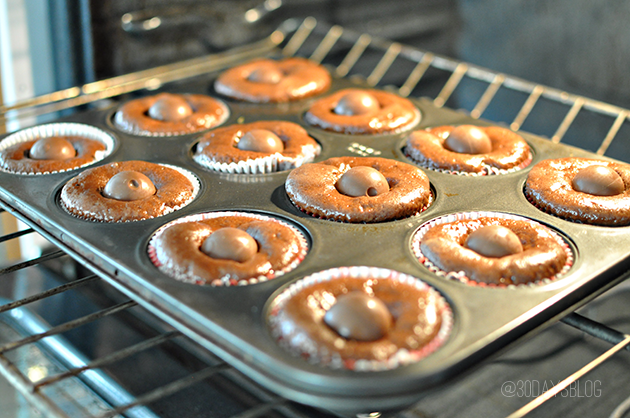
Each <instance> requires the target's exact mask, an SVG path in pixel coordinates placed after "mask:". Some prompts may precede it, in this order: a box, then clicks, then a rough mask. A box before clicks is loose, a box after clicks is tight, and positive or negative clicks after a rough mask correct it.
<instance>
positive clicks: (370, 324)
mask: <svg viewBox="0 0 630 418" xmlns="http://www.w3.org/2000/svg"><path fill="white" fill-rule="evenodd" d="M324 322H325V323H326V325H328V326H329V327H331V328H332V329H334V330H335V331H336V332H337V333H338V334H339V335H341V336H342V337H344V338H348V339H352V340H359V341H376V340H378V339H380V338H383V336H385V335H386V334H387V331H388V330H389V329H390V328H391V327H392V322H393V318H392V314H391V312H390V311H389V309H388V308H387V305H385V303H383V301H382V300H381V299H379V298H377V297H375V296H370V295H368V294H367V293H365V292H361V291H353V292H350V293H346V294H345V295H341V296H339V297H338V298H337V301H336V302H335V304H334V305H333V306H332V307H331V308H330V309H329V310H328V311H327V312H326V314H325V315H324Z"/></svg>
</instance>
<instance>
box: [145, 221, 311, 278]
mask: <svg viewBox="0 0 630 418" xmlns="http://www.w3.org/2000/svg"><path fill="white" fill-rule="evenodd" d="M225 216H246V217H250V218H252V220H261V221H268V222H278V223H280V224H282V225H283V226H285V227H288V228H290V229H291V230H292V231H293V233H294V234H295V235H296V236H297V237H298V240H299V241H300V253H299V254H298V255H297V257H296V258H295V260H293V262H292V263H291V264H289V265H287V266H285V267H284V268H282V269H281V270H271V271H269V272H268V273H267V274H265V275H261V276H257V277H251V278H248V279H240V280H235V279H230V278H229V277H220V278H216V279H215V280H213V281H212V282H211V283H210V285H211V286H246V285H251V284H256V283H262V282H265V281H267V280H271V279H275V278H277V277H280V276H282V275H284V274H285V273H288V272H289V271H291V270H293V269H295V268H296V267H297V266H298V265H299V264H300V263H301V262H302V261H303V260H304V258H305V257H306V254H307V253H308V242H307V240H306V237H305V236H304V234H303V233H302V232H301V231H300V230H299V229H297V228H296V227H294V226H292V225H290V224H288V223H287V222H284V221H281V220H279V219H277V218H273V217H270V216H264V215H257V214H254V213H248V212H236V211H224V212H207V213H199V214H195V215H189V216H185V217H183V218H179V219H176V220H174V221H171V222H169V223H167V224H165V225H163V226H161V227H160V228H159V229H158V230H156V231H155V232H154V234H153V236H152V237H151V240H150V241H149V246H148V248H147V253H148V255H149V259H150V260H151V262H152V263H153V264H154V265H155V266H156V267H157V268H158V269H159V270H160V271H162V272H163V273H165V274H166V275H168V276H170V277H172V278H174V279H176V280H179V281H182V282H186V283H192V284H197V285H206V284H207V283H206V282H205V281H204V280H201V279H199V278H196V277H191V276H190V275H188V274H182V273H180V272H178V271H176V270H174V269H171V268H167V267H166V266H164V265H163V264H162V263H161V262H160V260H159V259H158V257H157V254H156V249H155V241H156V240H157V239H158V238H159V236H160V235H161V234H162V233H163V232H164V231H165V230H166V229H167V228H169V227H171V226H173V225H176V224H180V223H187V222H198V221H203V220H206V219H212V218H218V217H225Z"/></svg>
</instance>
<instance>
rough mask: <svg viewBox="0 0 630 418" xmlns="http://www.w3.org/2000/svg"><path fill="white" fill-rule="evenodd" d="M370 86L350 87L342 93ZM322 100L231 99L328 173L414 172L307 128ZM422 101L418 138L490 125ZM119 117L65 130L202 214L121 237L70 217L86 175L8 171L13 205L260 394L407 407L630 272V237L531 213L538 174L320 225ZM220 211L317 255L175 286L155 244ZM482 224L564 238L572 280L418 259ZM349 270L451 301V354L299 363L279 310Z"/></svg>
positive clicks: (542, 148) (542, 147) (184, 146)
mask: <svg viewBox="0 0 630 418" xmlns="http://www.w3.org/2000/svg"><path fill="white" fill-rule="evenodd" d="M202 84H203V83H202ZM356 85H357V84H355V82H351V81H349V80H345V79H336V80H334V82H333V87H332V89H331V90H330V92H333V91H335V90H338V89H341V88H346V87H349V86H356ZM211 86H212V79H209V80H207V83H206V84H205V90H204V91H198V90H197V91H190V90H185V91H184V90H182V92H186V93H207V94H210V95H216V93H215V92H214V91H213V90H212V87H211ZM320 97H321V96H320ZM315 99H316V98H315ZM315 99H309V100H305V101H302V102H299V103H292V104H288V105H253V104H246V103H239V102H235V101H231V100H229V99H223V100H224V101H225V103H226V104H227V105H228V107H229V108H230V117H229V119H228V120H227V121H226V122H225V124H224V125H227V124H233V123H247V122H253V121H256V120H272V119H279V120H287V121H291V122H295V123H298V124H301V125H303V126H304V127H305V128H306V129H307V130H308V131H309V133H310V135H311V136H312V137H313V138H315V139H316V140H317V141H318V142H319V143H320V144H321V145H322V153H321V155H319V156H318V157H317V158H316V161H321V160H324V159H327V158H330V157H334V156H356V155H359V156H379V157H384V158H393V159H398V160H401V161H404V162H408V163H411V162H410V161H409V160H408V159H407V158H406V157H405V156H404V151H403V147H404V144H405V133H400V134H396V135H375V136H352V135H343V134H335V133H329V132H325V131H322V130H319V129H316V128H312V127H309V126H308V125H306V124H304V122H303V119H302V115H303V113H304V112H305V110H306V109H307V108H308V105H309V103H312V101H313V100H315ZM413 101H414V103H415V104H416V105H417V107H418V109H419V110H420V112H421V120H420V122H419V124H418V126H417V128H425V127H431V126H439V125H444V124H462V123H472V124H484V122H482V121H478V120H473V119H471V118H470V117H469V116H467V115H466V114H464V113H460V112H456V111H452V110H449V109H444V108H437V107H435V106H433V104H432V102H431V101H429V100H424V99H418V100H413ZM115 110H116V108H115V107H112V108H109V109H95V110H88V111H86V112H83V113H77V114H75V115H73V116H71V117H69V118H66V119H64V121H69V122H80V123H84V124H88V125H91V126H93V127H95V128H98V129H101V130H103V131H105V132H107V133H109V134H111V135H112V136H113V137H114V138H115V141H116V144H115V146H114V147H113V152H112V153H111V154H110V155H109V156H107V157H106V158H105V159H104V160H103V161H102V162H100V163H99V164H101V163H107V162H112V161H124V160H131V159H142V160H146V161H150V162H155V163H164V164H170V165H174V166H178V167H181V168H184V169H186V170H189V171H191V172H192V173H194V175H195V176H196V177H197V178H198V179H199V181H200V190H199V194H198V196H197V197H196V199H195V200H194V201H193V202H191V203H190V204H189V205H187V206H186V207H184V208H182V209H180V210H178V211H176V212H174V213H170V214H168V215H165V216H162V217H159V218H155V219H149V220H144V221H138V222H129V223H124V224H111V223H93V222H88V221H84V220H81V219H77V218H75V217H73V216H71V215H69V214H68V213H66V212H65V211H64V210H63V209H62V208H61V206H60V205H59V199H58V196H59V192H60V190H61V188H62V187H63V185H64V184H65V183H66V182H67V181H68V180H70V179H71V178H72V177H73V176H75V175H76V174H77V173H78V172H80V171H81V170H82V169H79V170H74V171H71V172H65V173H55V174H48V175H42V176H27V175H16V174H9V173H5V172H0V200H1V201H2V206H4V207H5V208H6V209H7V210H9V211H11V212H13V213H14V214H15V215H16V216H18V217H19V218H21V219H23V220H24V221H25V222H26V223H28V224H29V225H31V226H32V227H33V228H34V229H36V230H37V231H39V232H41V233H42V234H43V235H44V236H45V237H48V238H49V239H50V240H52V241H53V242H55V243H57V244H58V245H59V246H60V247H61V248H62V249H64V250H65V251H67V252H68V253H69V254H71V255H72V256H73V257H75V258H76V259H77V260H78V261H79V262H80V263H82V264H85V265H86V266H88V267H90V268H91V269H93V270H94V271H96V272H97V273H98V274H99V275H101V276H102V277H104V278H105V279H106V280H108V281H109V282H111V283H112V284H113V285H115V286H116V287H117V288H119V289H120V290H122V291H123V292H125V293H126V294H128V295H130V296H131V297H132V298H134V299H136V300H138V301H139V302H140V303H141V304H143V305H144V306H146V307H147V308H149V309H150V310H152V311H153V312H155V313H156V314H157V315H158V316H160V317H161V318H163V319H165V320H166V321H168V322H170V323H171V324H173V325H174V326H175V327H177V328H178V329H180V330H182V331H183V332H184V333H186V334H187V335H189V336H190V337H192V338H193V339H195V340H196V341H197V342H199V343H200V344H202V345H203V346H205V347H207V348H208V349H210V350H212V351H214V352H215V353H217V354H218V355H219V356H221V357H222V358H224V359H225V360H226V361H228V362H229V363H231V364H232V365H234V366H235V367H236V368H238V369H240V370H241V371H242V372H243V373H245V374H246V375H248V376H249V377H251V378H252V379H254V380H255V381H257V382H259V383H260V384H262V385H263V386H266V387H267V388H269V389H271V390H273V391H275V392H277V393H279V394H280V395H282V396H284V397H287V398H289V399H292V400H295V401H297V402H300V403H305V404H309V405H314V406H317V407H321V408H325V409H330V410H334V411H342V412H353V413H355V412H370V411H373V410H387V409H394V408H399V407H404V406H407V405H409V404H411V403H413V402H416V401H418V400H419V399H420V398H421V397H422V396H423V395H425V394H427V393H428V392H429V391H430V389H432V388H434V387H435V386H437V385H440V384H444V383H446V382H448V380H450V379H453V378H455V377H457V376H458V375H460V374H462V373H463V372H464V371H466V370H468V369H470V368H472V367H474V366H477V365H478V364H479V363H480V362H481V361H482V360H484V359H486V358H488V357H489V356H492V355H493V354H495V353H496V352H497V351H499V350H501V349H503V348H505V347H506V346H507V345H509V344H510V343H512V342H514V341H516V340H517V339H518V338H520V337H522V336H524V335H526V334H527V333H528V332H530V331H533V330H535V329H540V328H541V327H542V326H544V325H546V324H550V323H553V322H554V321H555V320H557V319H558V318H560V317H561V316H562V315H563V314H566V313H568V312H570V311H571V310H573V309H575V308H576V307H577V306H579V305H580V304H582V303H584V302H585V301H587V300H589V299H590V298H592V297H594V296H595V295H596V294H598V293H600V292H602V291H603V290H604V289H606V288H607V287H609V286H611V285H612V284H614V283H615V282H616V281H617V280H619V279H620V278H621V277H622V276H623V275H624V274H626V272H627V270H628V267H629V261H630V260H629V256H630V234H629V233H628V232H630V230H629V229H628V228H629V227H615V228H611V227H598V226H590V225H582V224H577V223H572V222H568V221H564V220H562V219H558V218H555V217H553V216H551V215H548V214H545V213H543V212H542V211H540V210H538V209H536V208H535V207H534V206H532V205H531V204H530V203H529V202H528V201H527V200H526V198H525V197H524V195H523V191H522V189H523V185H524V183H525V179H526V176H527V173H528V170H529V167H531V165H530V166H529V167H526V168H524V169H523V170H520V171H516V172H511V173H507V174H502V175H490V176H482V177H467V176H456V175H451V174H447V173H440V172H436V171H431V170H424V171H425V172H426V174H427V175H428V177H429V179H430V181H431V185H432V188H433V190H434V193H435V199H434V201H433V203H432V205H431V206H430V207H429V208H428V209H427V210H426V211H424V212H423V213H421V214H420V215H418V216H415V217H411V218H406V219H401V220H397V221H392V222H385V223H377V224H347V223H339V222H333V221H327V220H322V219H316V218H312V217H310V216H308V215H305V214H304V213H302V212H301V211H300V210H298V209H297V208H295V207H294V206H293V205H292V204H291V202H290V201H289V199H288V197H287V196H286V193H285V191H284V186H283V185H284V180H285V178H286V176H287V172H277V173H271V174H261V175H241V174H222V173H217V172H212V171H209V170H206V169H204V168H202V167H201V166H199V165H198V164H196V163H195V162H194V161H193V160H192V149H193V147H194V146H195V143H196V142H197V138H198V136H199V134H190V135H183V136H178V137H167V138H164V137H156V138H152V137H140V136H132V135H128V134H125V133H123V132H120V131H118V130H116V128H115V127H114V126H113V125H112V123H111V118H112V115H113V113H114V112H115ZM224 125H223V126H224ZM524 137H525V139H526V140H527V141H528V143H529V144H530V145H531V147H532V149H533V154H534V155H533V162H532V165H533V164H536V163H537V162H538V161H540V160H542V159H546V158H558V157H565V156H583V157H595V156H594V155H593V154H590V153H588V152H586V151H583V150H579V149H575V148H571V147H569V146H565V145H559V144H553V143H551V142H549V141H547V140H545V139H542V138H539V137H535V136H531V135H524ZM595 158H597V157H595ZM213 211H245V212H250V213H258V214H263V215H268V216H273V217H277V218H279V219H281V220H284V221H285V222H288V223H289V224H291V225H293V226H295V227H296V228H298V229H299V230H300V231H302V232H303V233H304V234H305V236H306V237H307V240H308V244H309V252H308V254H307V255H306V257H305V259H304V260H303V261H302V263H300V264H299V265H298V266H297V267H296V268H295V269H294V270H292V271H290V272H287V273H286V274H284V275H283V276H281V277H278V278H275V279H273V280H269V281H264V282H260V283H256V284H250V285H247V286H231V287H210V286H198V285H194V284H190V283H183V282H180V281H177V280H174V279H172V278H170V277H168V276H167V275H165V274H164V273H162V272H161V271H160V270H158V268H157V267H156V266H155V265H154V264H153V263H152V261H151V259H150V257H149V254H148V246H149V242H150V240H151V237H152V236H153V234H154V233H155V232H156V231H158V230H159V228H161V227H162V226H163V225H165V224H167V223H169V222H171V221H174V220H177V219H179V218H182V217H184V216H189V215H195V214H201V213H206V212H213ZM475 211H489V212H499V213H506V214H513V215H518V216H523V217H526V218H531V219H533V220H535V221H538V222H540V223H543V224H545V225H547V226H549V227H551V228H552V229H553V230H555V231H556V232H557V233H558V234H559V235H560V236H562V237H563V238H564V239H565V240H566V241H567V243H568V244H569V246H570V248H571V250H572V253H573V256H574V260H573V265H572V267H571V268H570V269H569V271H568V272H567V273H566V274H564V275H563V276H562V277H560V278H558V279H556V280H553V281H551V282H549V283H542V284H537V285H532V286H515V287H508V288H487V287H486V288H484V287H481V286H470V285H467V284H465V283H462V282H460V281H457V280H449V279H447V278H444V277H440V276H439V275H436V274H434V273H433V272H432V271H431V270H429V269H428V268H427V267H425V266H423V265H422V264H421V263H420V262H419V261H418V260H417V259H416V257H415V256H414V254H413V252H412V248H411V241H412V237H413V236H414V233H415V232H416V231H417V230H418V228H419V227H420V226H421V225H422V224H424V223H425V222H427V221H429V220H431V219H434V218H438V217H440V216H443V215H448V214H454V213H459V212H475ZM343 266H369V267H378V268H386V269H391V270H395V271H397V272H400V273H403V274H408V275H411V276H413V277H417V278H419V279H421V280H422V281H424V282H425V283H427V284H429V285H430V286H432V287H433V288H435V289H436V290H437V291H439V292H440V293H441V294H442V295H443V296H444V297H445V298H446V300H447V301H448V302H449V304H450V306H451V309H452V312H453V321H454V322H453V328H452V330H451V333H450V335H449V336H448V338H447V339H446V341H445V343H444V344H443V346H441V347H440V348H439V349H438V350H436V351H435V352H434V353H432V354H430V355H429V356H428V357H426V358H425V359H423V360H421V361H419V362H417V363H414V364H410V365H407V366H404V367H398V368H396V369H393V370H386V371H371V372H353V371H348V370H331V369H330V368H325V367H320V366H318V365H314V364H310V363H308V362H306V361H304V360H303V359H301V358H296V357H293V356H291V355H290V354H288V353H287V351H285V350H284V349H283V348H282V347H280V346H279V345H278V344H277V343H276V341H274V339H273V338H272V336H271V333H270V330H269V327H268V323H267V315H268V309H269V306H270V305H271V302H272V301H273V300H274V298H275V297H276V296H277V295H278V294H280V293H281V292H282V290H283V289H285V288H286V287H287V286H288V285H290V284H291V283H292V282H294V281H296V280H298V279H300V278H303V277H305V276H308V275H310V274H313V273H317V272H320V271H324V270H327V269H330V268H334V267H343Z"/></svg>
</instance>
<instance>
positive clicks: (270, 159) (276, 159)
mask: <svg viewBox="0 0 630 418" xmlns="http://www.w3.org/2000/svg"><path fill="white" fill-rule="evenodd" d="M320 152H321V147H320V146H319V145H317V146H312V145H308V146H304V147H302V154H301V155H299V156H297V157H293V158H290V157H287V156H284V155H282V153H279V152H277V153H275V154H272V155H268V156H264V157H260V158H256V159H248V160H242V161H238V162H231V163H223V162H218V161H215V160H213V159H212V158H209V157H208V156H206V155H204V154H195V155H193V160H194V161H195V162H196V163H197V164H199V165H201V166H202V167H204V168H207V169H210V170H213V171H218V172H220V173H226V174H268V173H274V172H277V171H286V170H291V169H293V168H296V167H299V166H301V165H302V164H306V163H310V162H312V161H313V160H314V159H315V157H317V156H318V155H319V154H320Z"/></svg>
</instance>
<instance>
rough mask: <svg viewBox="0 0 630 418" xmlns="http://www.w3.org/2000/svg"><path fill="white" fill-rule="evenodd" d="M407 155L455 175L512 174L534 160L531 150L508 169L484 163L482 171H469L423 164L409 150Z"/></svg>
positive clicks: (421, 165)
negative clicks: (520, 160)
mask: <svg viewBox="0 0 630 418" xmlns="http://www.w3.org/2000/svg"><path fill="white" fill-rule="evenodd" d="M405 156H406V157H407V158H409V160H411V161H412V162H413V163H414V164H416V165H418V166H420V167H422V168H426V169H427V170H431V171H437V172H438V173H445V174H452V175H455V176H464V177H483V176H495V175H503V174H510V173H515V172H517V171H521V170H522V169H524V168H525V167H527V166H528V165H530V164H531V163H532V160H533V158H534V157H533V155H532V153H531V152H530V153H529V154H528V155H527V158H526V159H525V160H524V161H523V162H521V163H520V164H518V165H516V166H514V167H512V168H508V169H502V168H497V167H492V166H490V165H484V166H483V167H482V171H480V172H468V171H458V170H447V169H444V168H434V167H428V166H426V165H424V164H422V163H421V162H419V161H417V160H415V159H414V158H413V157H411V156H410V155H409V154H407V152H405Z"/></svg>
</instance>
